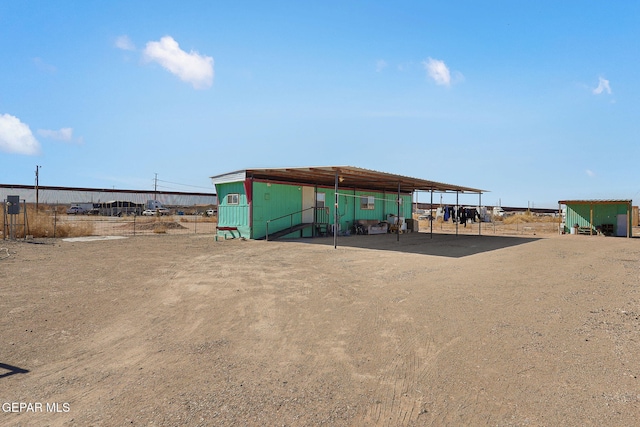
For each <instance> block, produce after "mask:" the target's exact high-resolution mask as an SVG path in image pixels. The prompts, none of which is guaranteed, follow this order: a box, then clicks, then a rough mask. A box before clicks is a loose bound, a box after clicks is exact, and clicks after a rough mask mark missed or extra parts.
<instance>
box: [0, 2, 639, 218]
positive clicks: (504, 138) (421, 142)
mask: <svg viewBox="0 0 640 427" xmlns="http://www.w3.org/2000/svg"><path fill="white" fill-rule="evenodd" d="M639 40H640V3H639V2H635V1H617V2H596V1H593V2H583V1H562V2H558V1H535V2H519V1H518V2H516V1H485V2H478V1H452V2H444V1H441V2H427V1H416V2H413V1H405V2H402V1H401V2H388V1H351V2H343V1H335V2H334V1H326V0H325V1H321V2H297V1H296V2H294V1H291V2H286V1H271V2H269V1H266V2H265V1H259V2H243V1H234V2H217V1H202V2H200V1H187V2H169V1H154V2H146V1H113V0H112V1H108V2H97V1H87V2H71V1H60V2H50V1H11V2H9V1H4V0H0V41H1V43H0V65H1V66H0V183H3V184H27V185H30V184H33V183H34V180H35V169H36V165H40V166H42V167H41V169H40V184H41V185H60V186H78V187H95V188H123V189H153V186H154V177H155V176H156V175H155V174H157V177H158V180H159V181H158V188H159V189H165V190H174V191H213V187H212V185H211V183H210V180H209V177H210V176H212V175H217V174H222V173H225V172H229V171H233V170H238V169H243V168H251V167H282V166H310V165H352V166H357V167H363V168H369V169H375V170H380V171H385V172H391V173H397V174H402V175H408V176H413V177H418V178H424V179H430V180H435V181H442V182H448V183H453V184H458V185H463V186H470V187H475V188H481V189H486V190H488V191H489V192H488V193H486V194H485V195H483V203H485V204H489V205H492V204H498V203H501V204H502V205H503V206H527V205H530V206H535V207H555V206H557V201H558V200H561V199H582V198H595V199H613V198H623V199H629V198H632V199H634V204H637V203H638V200H639V199H640V181H639V180H637V179H636V174H637V173H636V169H637V168H636V166H637V165H638V162H639V160H640V144H638V143H637V139H638V135H640V132H639V130H640V103H639V102H638V100H639V99H640V79H638V75H640V43H639V42H638V41H639ZM452 197H453V198H452ZM464 197H465V198H463V199H462V200H463V202H465V203H467V199H468V203H472V202H476V201H477V196H464ZM420 198H421V200H425V201H426V200H428V196H427V195H423V196H421V197H420ZM437 200H439V198H438V199H437ZM447 200H455V196H445V201H447Z"/></svg>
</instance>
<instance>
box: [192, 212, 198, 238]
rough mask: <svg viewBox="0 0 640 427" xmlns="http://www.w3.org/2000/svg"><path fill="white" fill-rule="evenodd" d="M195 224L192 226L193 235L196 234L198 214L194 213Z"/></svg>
mask: <svg viewBox="0 0 640 427" xmlns="http://www.w3.org/2000/svg"><path fill="white" fill-rule="evenodd" d="M195 217H196V220H195V224H193V234H198V212H196V215H195Z"/></svg>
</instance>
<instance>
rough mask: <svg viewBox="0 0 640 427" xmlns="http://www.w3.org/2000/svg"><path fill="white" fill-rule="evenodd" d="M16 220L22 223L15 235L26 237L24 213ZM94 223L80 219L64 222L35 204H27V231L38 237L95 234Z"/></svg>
mask: <svg viewBox="0 0 640 427" xmlns="http://www.w3.org/2000/svg"><path fill="white" fill-rule="evenodd" d="M16 222H17V223H18V224H20V225H19V226H17V227H16V233H15V237H16V238H17V239H22V238H24V237H25V232H24V227H23V226H22V223H23V222H24V216H23V214H19V215H18V216H17V218H16ZM93 231H94V229H93V223H92V222H85V221H78V222H77V223H62V222H60V221H59V220H56V217H55V216H54V215H52V214H51V213H49V212H46V211H45V212H43V209H38V212H36V209H35V206H31V205H28V206H27V233H26V234H28V235H31V236H33V237H36V238H40V237H81V236H91V235H93Z"/></svg>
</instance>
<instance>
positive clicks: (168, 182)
mask: <svg viewBox="0 0 640 427" xmlns="http://www.w3.org/2000/svg"><path fill="white" fill-rule="evenodd" d="M157 181H158V182H165V183H167V184H174V185H181V186H183V187H193V188H205V189H208V190H211V187H203V186H201V185H189V184H181V183H179V182H171V181H164V180H162V179H158V180H157Z"/></svg>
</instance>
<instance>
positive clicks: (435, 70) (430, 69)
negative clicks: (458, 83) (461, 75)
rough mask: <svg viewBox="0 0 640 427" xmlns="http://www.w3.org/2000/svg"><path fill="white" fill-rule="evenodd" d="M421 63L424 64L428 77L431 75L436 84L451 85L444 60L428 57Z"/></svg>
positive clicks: (449, 74)
mask: <svg viewBox="0 0 640 427" xmlns="http://www.w3.org/2000/svg"><path fill="white" fill-rule="evenodd" d="M422 65H423V66H424V69H425V70H427V74H428V75H429V77H431V78H432V79H433V80H434V81H435V82H436V84H437V85H441V86H450V85H451V73H450V72H449V68H447V66H446V64H445V63H444V61H441V60H439V59H433V58H428V59H427V60H426V61H422Z"/></svg>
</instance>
